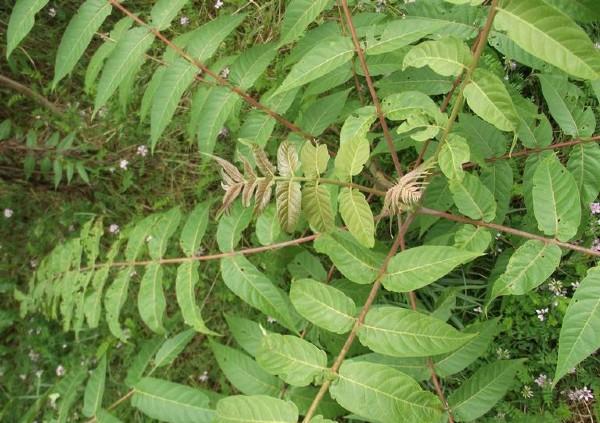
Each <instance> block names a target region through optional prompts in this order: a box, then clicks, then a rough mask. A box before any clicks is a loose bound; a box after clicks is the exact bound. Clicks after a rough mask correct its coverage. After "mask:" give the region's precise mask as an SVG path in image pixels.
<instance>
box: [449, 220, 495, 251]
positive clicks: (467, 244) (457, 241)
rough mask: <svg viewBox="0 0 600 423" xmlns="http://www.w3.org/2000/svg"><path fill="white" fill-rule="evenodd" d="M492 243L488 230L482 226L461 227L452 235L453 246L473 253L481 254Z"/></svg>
mask: <svg viewBox="0 0 600 423" xmlns="http://www.w3.org/2000/svg"><path fill="white" fill-rule="evenodd" d="M491 242H492V234H491V233H490V230H489V229H487V228H484V227H483V226H473V225H462V226H461V227H460V229H459V230H458V231H456V233H455V234H454V246H455V247H456V248H461V249H463V250H467V251H473V252H474V253H483V252H484V251H485V250H487V248H488V247H489V246H490V243H491Z"/></svg>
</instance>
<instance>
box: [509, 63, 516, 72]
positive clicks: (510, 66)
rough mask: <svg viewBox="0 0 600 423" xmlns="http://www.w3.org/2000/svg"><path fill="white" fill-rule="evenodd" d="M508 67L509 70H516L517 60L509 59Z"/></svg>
mask: <svg viewBox="0 0 600 423" xmlns="http://www.w3.org/2000/svg"><path fill="white" fill-rule="evenodd" d="M508 68H509V69H510V70H511V71H514V70H516V69H517V62H515V61H514V60H510V61H509V62H508Z"/></svg>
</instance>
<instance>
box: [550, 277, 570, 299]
mask: <svg viewBox="0 0 600 423" xmlns="http://www.w3.org/2000/svg"><path fill="white" fill-rule="evenodd" d="M548 290H549V291H550V292H552V293H553V294H554V295H555V296H556V297H565V296H566V295H567V290H566V289H565V288H563V284H562V282H561V281H557V280H554V279H552V280H551V281H550V282H548Z"/></svg>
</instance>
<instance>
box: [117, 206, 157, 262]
mask: <svg viewBox="0 0 600 423" xmlns="http://www.w3.org/2000/svg"><path fill="white" fill-rule="evenodd" d="M157 220H158V215H156V214H151V215H150V216H147V217H145V218H144V219H142V220H141V221H139V222H138V223H137V224H136V225H135V226H134V227H133V229H132V230H131V232H130V233H129V237H128V239H127V245H126V246H125V259H126V260H127V261H135V260H136V259H137V258H138V257H139V256H140V254H141V252H142V250H143V248H144V246H145V245H146V243H147V242H148V236H149V235H150V233H151V232H152V227H153V226H154V224H155V223H156V221H157Z"/></svg>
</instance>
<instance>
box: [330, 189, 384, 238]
mask: <svg viewBox="0 0 600 423" xmlns="http://www.w3.org/2000/svg"><path fill="white" fill-rule="evenodd" d="M338 201H339V210H340V215H341V216H342V220H343V221H344V223H345V224H346V226H347V227H348V230H349V231H350V233H351V234H352V235H353V236H354V238H356V240H357V241H358V242H359V243H360V244H361V245H363V246H365V247H367V248H373V246H374V245H375V222H374V218H373V212H372V211H371V207H369V203H367V199H366V198H365V196H364V194H363V193H362V192H360V191H358V190H356V189H351V188H342V189H341V190H340V194H339V196H338Z"/></svg>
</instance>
